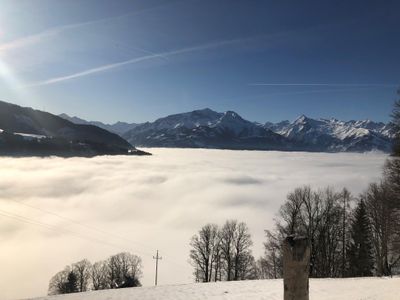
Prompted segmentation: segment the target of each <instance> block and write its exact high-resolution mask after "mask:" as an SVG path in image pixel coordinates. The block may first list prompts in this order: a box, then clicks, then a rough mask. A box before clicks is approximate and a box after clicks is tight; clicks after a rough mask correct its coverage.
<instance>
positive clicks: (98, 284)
mask: <svg viewBox="0 0 400 300" xmlns="http://www.w3.org/2000/svg"><path fill="white" fill-rule="evenodd" d="M107 268H108V265H107V262H105V261H98V262H96V263H94V264H93V266H92V272H91V278H92V285H93V289H94V290H105V289H107V288H109V284H108V281H107V274H108V270H107Z"/></svg>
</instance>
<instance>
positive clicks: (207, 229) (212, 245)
mask: <svg viewBox="0 0 400 300" xmlns="http://www.w3.org/2000/svg"><path fill="white" fill-rule="evenodd" d="M190 246H191V247H192V249H191V250H190V260H191V262H192V264H193V265H194V267H195V268H196V277H197V279H198V280H199V281H200V280H201V281H203V282H209V281H211V280H212V271H213V264H214V263H215V264H218V261H216V260H215V257H214V255H216V254H217V255H218V253H219V249H217V247H219V243H218V226H217V225H215V224H207V225H205V226H203V227H202V228H201V229H200V231H199V232H198V234H196V235H194V236H193V237H192V240H191V242H190ZM215 272H218V267H216V270H215ZM214 278H216V277H215V276H214Z"/></svg>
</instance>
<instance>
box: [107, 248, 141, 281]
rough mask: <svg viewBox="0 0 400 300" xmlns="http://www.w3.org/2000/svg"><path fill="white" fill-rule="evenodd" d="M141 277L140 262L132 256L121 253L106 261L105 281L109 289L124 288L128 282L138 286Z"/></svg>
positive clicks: (138, 258)
mask: <svg viewBox="0 0 400 300" xmlns="http://www.w3.org/2000/svg"><path fill="white" fill-rule="evenodd" d="M141 276H142V260H141V258H140V257H138V256H136V255H134V254H131V253H128V252H122V253H119V254H116V255H113V256H111V257H110V258H109V259H108V260H107V281H108V286H109V288H111V289H114V288H120V287H126V285H127V283H128V282H131V284H132V286H140V282H139V278H140V277H141Z"/></svg>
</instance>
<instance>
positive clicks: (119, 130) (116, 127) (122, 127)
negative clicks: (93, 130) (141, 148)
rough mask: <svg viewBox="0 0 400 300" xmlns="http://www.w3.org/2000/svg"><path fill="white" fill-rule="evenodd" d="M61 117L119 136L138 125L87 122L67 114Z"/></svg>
mask: <svg viewBox="0 0 400 300" xmlns="http://www.w3.org/2000/svg"><path fill="white" fill-rule="evenodd" d="M59 117H61V118H63V119H65V120H68V121H70V122H72V123H75V124H80V125H94V126H97V127H100V128H103V129H105V130H107V131H110V132H113V133H116V134H118V135H122V134H124V133H125V132H127V131H128V130H131V129H133V128H135V127H136V126H137V125H138V124H136V123H126V122H116V123H114V124H105V123H102V122H99V121H86V120H84V119H81V118H78V117H70V116H68V115H67V114H61V115H59Z"/></svg>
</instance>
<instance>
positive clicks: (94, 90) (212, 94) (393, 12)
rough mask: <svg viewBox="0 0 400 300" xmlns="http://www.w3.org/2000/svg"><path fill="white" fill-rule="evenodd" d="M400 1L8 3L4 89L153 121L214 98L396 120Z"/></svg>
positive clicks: (58, 105) (218, 102)
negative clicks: (393, 109)
mask: <svg viewBox="0 0 400 300" xmlns="http://www.w3.org/2000/svg"><path fill="white" fill-rule="evenodd" d="M399 9H400V2H399V1H390V0H386V1H323V0H320V1H267V0H265V1H261V0H251V1H250V0H243V1H240V0H235V1H232V0H182V1H171V0H169V1H167V0H146V1H134V0H130V1H102V0H93V1H92V0H85V1H77V0H70V1H61V0H60V1H51V0H20V1H11V0H10V1H7V0H3V1H1V2H0V98H1V99H2V100H4V101H8V102H13V103H17V104H20V105H25V106H32V107H35V108H38V109H44V110H47V111H50V112H53V113H62V112H65V113H68V114H70V115H77V116H80V117H83V118H85V119H90V120H100V121H104V122H114V121H117V120H121V121H129V122H143V121H147V120H154V119H156V118H158V117H161V116H165V115H168V114H172V113H177V112H183V111H190V110H193V109H199V108H205V107H209V108H212V109H214V110H217V111H225V110H234V111H236V112H238V113H239V114H241V115H242V116H243V117H245V118H247V119H250V120H254V121H259V122H265V121H280V120H282V119H294V118H296V117H297V116H298V115H301V114H306V115H308V116H311V117H336V118H339V119H344V120H349V119H365V118H369V119H374V120H379V121H387V120H388V118H389V116H388V115H389V113H390V110H391V106H392V103H393V101H394V100H395V99H396V89H397V88H398V85H399V84H400V57H399V53H400V38H399V37H400V18H399V16H398V12H399Z"/></svg>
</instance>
